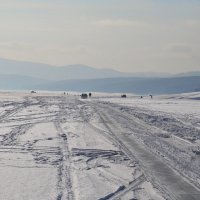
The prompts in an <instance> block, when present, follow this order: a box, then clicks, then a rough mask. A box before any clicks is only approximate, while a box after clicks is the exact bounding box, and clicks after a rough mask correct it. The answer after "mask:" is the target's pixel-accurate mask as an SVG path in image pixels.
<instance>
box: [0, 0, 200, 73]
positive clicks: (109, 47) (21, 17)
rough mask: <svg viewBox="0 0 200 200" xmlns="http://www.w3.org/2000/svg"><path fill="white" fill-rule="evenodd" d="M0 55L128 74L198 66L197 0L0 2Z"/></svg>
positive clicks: (199, 25) (199, 21)
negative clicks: (111, 69) (84, 65)
mask: <svg viewBox="0 0 200 200" xmlns="http://www.w3.org/2000/svg"><path fill="white" fill-rule="evenodd" d="M0 57H1V58H10V59H16V60H26V61H37V62H42V63H48V64H53V65H58V66H59V65H66V64H79V63H81V64H86V65H90V66H93V67H97V68H113V69H117V70H121V71H132V72H144V71H159V72H183V71H190V70H200V1H199V0H56V1H55V0H0Z"/></svg>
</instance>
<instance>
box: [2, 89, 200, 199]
mask: <svg viewBox="0 0 200 200" xmlns="http://www.w3.org/2000/svg"><path fill="white" fill-rule="evenodd" d="M199 97H200V93H190V94H180V95H165V96H155V97H153V99H151V98H150V97H149V96H146V97H144V98H143V99H140V97H139V96H136V95H131V94H129V95H127V98H120V94H106V93H104V94H103V93H94V94H93V96H92V98H90V99H86V100H82V99H80V96H79V95H77V93H73V92H71V93H69V94H68V95H64V94H63V93H62V92H39V93H36V94H30V93H28V92H6V91H4V92H1V93H0V120H1V121H0V177H1V179H0V184H1V187H0V199H3V200H23V199H24V200H29V199H30V200H38V199H41V200H68V199H69V200H71V199H77V200H94V199H102V200H107V199H123V200H126V199H141V200H150V199H155V200H164V199H181V200H182V199H183V200H189V199H200V189H199V188H200V101H199V99H200V98H199Z"/></svg>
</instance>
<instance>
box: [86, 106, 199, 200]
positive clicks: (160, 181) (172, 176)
mask: <svg viewBox="0 0 200 200" xmlns="http://www.w3.org/2000/svg"><path fill="white" fill-rule="evenodd" d="M88 105H89V104H88ZM90 106H92V107H93V108H94V109H95V110H96V111H97V112H98V114H99V116H100V118H101V120H102V122H103V124H104V126H105V127H106V129H107V130H108V132H107V133H109V134H110V137H111V138H112V140H113V141H114V142H115V143H117V144H118V146H120V147H121V149H122V150H123V151H124V152H125V153H126V155H127V156H128V157H129V158H130V159H133V160H138V162H139V165H140V167H141V168H142V169H143V171H144V173H145V175H146V176H147V177H148V179H149V180H150V182H152V184H153V185H154V186H155V187H156V188H157V189H158V190H159V191H160V192H161V193H162V194H163V196H164V197H165V198H166V199H178V200H179V199H180V200H188V197H190V199H191V200H192V199H194V200H197V199H200V191H199V189H197V188H196V187H195V186H193V185H191V184H190V183H189V182H188V181H187V180H186V179H184V178H183V177H182V176H181V175H179V174H178V173H177V172H175V171H174V170H173V169H172V168H171V167H169V166H168V165H167V164H166V163H165V162H164V161H163V160H161V159H159V158H158V156H156V155H155V154H153V153H152V152H150V151H149V150H148V149H146V148H145V147H144V145H143V144H142V143H138V140H137V139H135V138H134V135H133V134H132V135H131V136H127V135H125V134H123V133H120V132H119V131H118V130H117V129H116V127H115V124H116V123H120V122H119V121H116V122H115V117H113V116H115V115H119V113H117V112H116V111H114V110H113V109H109V106H106V107H105V106H104V107H103V108H101V106H100V105H99V104H98V103H91V104H90ZM121 115H123V114H121ZM124 118H125V119H126V118H127V116H124ZM126 120H127V123H128V124H130V123H131V121H132V120H130V119H129V120H128V119H126ZM113 124H114V126H113ZM101 132H102V131H101ZM103 132H104V131H103Z"/></svg>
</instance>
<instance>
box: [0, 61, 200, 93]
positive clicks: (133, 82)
mask: <svg viewBox="0 0 200 200" xmlns="http://www.w3.org/2000/svg"><path fill="white" fill-rule="evenodd" d="M0 89H4V90H62V91H79V92H82V91H97V92H121V93H124V92H130V93H136V94H150V93H151V94H169V93H183V92H194V91H200V71H198V72H188V73H183V74H176V75H173V74H167V73H124V72H119V71H116V70H112V69H96V68H92V67H89V66H85V65H69V66H62V67H55V66H51V65H46V64H40V63H32V62H21V61H13V60H7V59H0Z"/></svg>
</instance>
